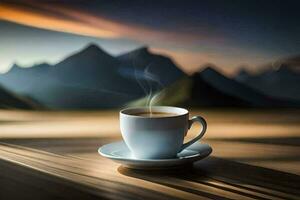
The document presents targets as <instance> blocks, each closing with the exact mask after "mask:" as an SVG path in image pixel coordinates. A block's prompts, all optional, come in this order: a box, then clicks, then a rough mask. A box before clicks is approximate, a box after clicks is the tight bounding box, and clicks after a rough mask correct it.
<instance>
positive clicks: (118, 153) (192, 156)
mask: <svg viewBox="0 0 300 200" xmlns="http://www.w3.org/2000/svg"><path fill="white" fill-rule="evenodd" d="M98 152H99V154H100V155H102V156H104V157H106V158H109V159H112V160H114V161H115V162H117V163H120V164H122V165H123V166H125V167H128V168H133V169H163V168H172V167H180V166H182V165H186V164H189V163H193V162H195V161H197V160H200V159H203V158H205V157H207V156H208V155H209V154H210V153H211V152H212V148H211V147H210V146H209V145H208V144H201V143H195V144H193V145H191V146H189V147H187V148H186V149H185V150H183V151H182V152H180V153H179V154H177V158H171V159H137V158H134V157H133V156H132V155H131V152H130V150H129V149H128V147H127V146H126V144H125V143H124V142H123V141H120V142H114V143H110V144H106V145H104V146H102V147H100V148H99V149H98Z"/></svg>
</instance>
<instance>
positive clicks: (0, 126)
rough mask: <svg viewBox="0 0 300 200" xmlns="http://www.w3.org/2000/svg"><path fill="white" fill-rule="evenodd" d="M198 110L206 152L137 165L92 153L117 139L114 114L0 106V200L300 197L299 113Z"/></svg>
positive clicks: (118, 138) (115, 115) (116, 120)
mask: <svg viewBox="0 0 300 200" xmlns="http://www.w3.org/2000/svg"><path fill="white" fill-rule="evenodd" d="M198 112H199V111H198ZM198 112H194V114H198ZM199 113H201V114H202V115H204V116H205V117H206V119H207V121H208V124H209V129H208V133H207V136H206V137H205V139H204V140H203V141H202V142H203V143H208V144H210V145H211V146H212V147H213V154H212V156H210V157H209V158H206V159H204V160H201V161H198V162H196V163H194V165H191V166H185V167H184V168H182V169H177V170H164V171H143V170H130V169H126V168H124V167H122V166H120V165H119V164H117V163H114V162H112V161H111V160H108V159H106V158H103V157H100V156H99V155H98V154H97V149H98V147H99V146H101V145H103V144H107V143H109V142H113V141H118V140H120V139H121V137H120V134H119V132H118V118H117V113H116V112H107V113H103V112H101V113H82V112H78V113H74V112H73V113H47V112H44V113H28V112H8V111H3V112H2V113H1V112H0V119H2V120H0V136H1V134H2V137H1V138H2V139H1V142H0V199H1V200H2V199H300V167H299V166H300V165H299V164H300V145H299V144H300V142H299V141H300V140H299V132H300V129H299V127H300V125H299V122H300V119H299V118H300V117H299V113H298V112H290V111H288V112H286V113H280V114H276V113H273V112H263V113H260V114H256V113H257V112H248V111H247V112H241V113H240V115H239V116H238V117H236V113H230V112H229V113H228V112H225V113H224V112H212V111H203V112H199ZM224 115H226V116H227V117H226V118H225V119H224V118H223V117H222V116H224ZM270 116H272V117H270ZM16 118H18V120H17V121H16ZM254 119H255V120H254ZM261 121H262V122H261ZM196 128H197V127H196ZM196 128H195V129H193V130H192V134H194V132H196ZM76 131H77V132H76ZM241 131H242V133H241ZM253 131H255V133H253ZM80 132H81V133H82V134H81V135H80V134H79V133H80ZM21 133H23V135H22V134H21ZM38 133H39V134H40V135H39V134H38ZM59 133H60V134H59ZM72 133H74V134H72ZM8 135H11V136H13V137H8Z"/></svg>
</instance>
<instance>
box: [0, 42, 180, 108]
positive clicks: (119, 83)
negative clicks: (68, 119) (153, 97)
mask: <svg viewBox="0 0 300 200" xmlns="http://www.w3.org/2000/svg"><path fill="white" fill-rule="evenodd" d="M138 52H141V53H138ZM142 52H143V51H141V50H140V49H138V50H136V51H133V52H129V53H128V54H124V55H121V56H118V57H113V56H111V55H109V54H108V53H107V52H105V51H104V50H102V49H101V48H100V47H98V46H97V45H94V44H90V45H89V46H87V47H86V48H84V49H83V50H81V51H79V52H77V53H75V54H73V55H71V56H69V57H67V58H66V59H64V60H62V61H61V62H59V63H57V64H56V65H53V66H52V65H48V64H45V63H43V64H39V65H35V66H32V67H30V68H22V67H19V66H17V65H15V66H13V67H12V69H11V70H10V71H9V72H8V73H6V74H4V75H0V83H1V84H3V85H4V86H5V87H7V88H8V89H10V90H11V91H13V92H16V93H18V94H20V95H25V96H30V97H32V98H34V99H36V100H37V101H39V102H41V103H42V104H43V105H46V106H47V107H49V108H53V109H80V108H83V109H89V108H90V109H94V108H115V107H120V106H123V105H125V104H126V103H127V102H129V101H132V100H134V99H137V98H140V97H142V96H145V94H146V93H149V92H150V90H153V91H157V90H159V89H162V87H163V86H162V85H161V83H163V85H164V86H168V85H169V84H172V83H173V82H175V81H176V80H177V79H178V78H180V77H181V76H184V73H183V72H181V71H180V70H179V68H178V67H177V66H176V65H175V64H174V63H173V62H172V61H171V60H170V59H169V58H166V57H164V56H160V55H155V54H152V53H150V52H149V51H148V50H147V51H146V52H144V53H142ZM130 55H135V56H134V60H135V59H137V60H138V61H137V62H131V56H130ZM149 63H152V64H151V65H150V66H149ZM148 66H149V67H148ZM147 67H148V68H147ZM146 68H147V70H146V71H147V72H148V74H147V73H145V69H146ZM166 72H167V76H166ZM149 74H150V77H149Z"/></svg>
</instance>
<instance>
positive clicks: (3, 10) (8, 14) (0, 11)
mask: <svg viewBox="0 0 300 200" xmlns="http://www.w3.org/2000/svg"><path fill="white" fill-rule="evenodd" d="M0 19H1V20H6V21H10V22H15V23H18V24H23V25H27V26H32V27H37V28H42V29H48V30H54V31H61V32H67V33H73V34H80V35H85V36H93V37H103V38H116V37H120V35H119V34H118V33H116V32H113V31H110V30H107V29H100V28H99V27H93V26H91V25H86V24H85V23H83V22H80V21H75V20H69V19H63V18H61V17H55V16H51V15H47V14H45V13H44V14H42V13H40V12H37V11H35V10H32V9H29V8H26V7H23V6H17V5H14V4H12V5H10V4H4V3H0Z"/></svg>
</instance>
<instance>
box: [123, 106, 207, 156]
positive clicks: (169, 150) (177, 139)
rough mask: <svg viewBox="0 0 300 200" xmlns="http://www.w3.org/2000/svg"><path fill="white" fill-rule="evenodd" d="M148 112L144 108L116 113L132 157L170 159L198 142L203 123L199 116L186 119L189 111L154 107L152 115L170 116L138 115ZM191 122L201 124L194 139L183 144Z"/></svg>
mask: <svg viewBox="0 0 300 200" xmlns="http://www.w3.org/2000/svg"><path fill="white" fill-rule="evenodd" d="M149 111H150V110H149V108H147V107H140V108H127V109H124V110H121V111H120V128H121V133H122V137H123V139H124V141H125V143H126V145H127V146H128V148H129V149H130V151H131V153H132V155H133V156H134V157H135V158H139V159H166V158H174V157H176V155H177V153H179V152H181V151H182V150H183V149H185V148H187V147H188V146H190V145H192V144H193V143H195V142H196V141H198V140H199V139H201V138H202V137H203V135H204V133H205V131H206V127H207V125H206V121H205V120H204V119H203V118H202V117H200V116H195V117H192V118H191V119H189V112H188V110H186V109H183V108H178V107H169V106H154V107H151V111H152V112H163V113H172V114H174V115H172V116H162V117H145V116H139V115H138V113H142V112H149ZM194 122H199V123H201V124H202V130H201V132H200V133H199V135H198V136H197V137H195V138H194V139H192V140H190V141H189V142H187V143H185V144H184V143H183V140H184V137H185V136H186V134H187V131H188V129H189V128H190V127H191V125H192V124H193V123H194Z"/></svg>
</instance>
